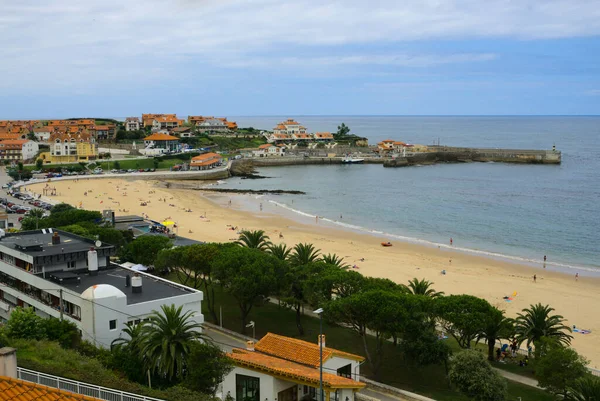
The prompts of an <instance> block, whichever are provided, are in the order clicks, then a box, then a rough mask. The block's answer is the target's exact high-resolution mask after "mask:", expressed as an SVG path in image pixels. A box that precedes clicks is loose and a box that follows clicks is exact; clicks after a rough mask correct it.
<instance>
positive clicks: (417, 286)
mask: <svg viewBox="0 0 600 401" xmlns="http://www.w3.org/2000/svg"><path fill="white" fill-rule="evenodd" d="M433 284H434V283H432V282H431V281H427V280H425V279H422V280H419V279H417V278H416V277H415V278H413V279H412V280H409V282H408V286H407V288H408V289H409V291H410V292H411V293H413V294H415V295H425V296H428V297H432V298H435V297H439V296H442V295H444V293H443V292H437V291H436V290H434V289H433V288H431V286H432V285H433Z"/></svg>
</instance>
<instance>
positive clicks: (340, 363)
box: [223, 333, 365, 401]
mask: <svg viewBox="0 0 600 401" xmlns="http://www.w3.org/2000/svg"><path fill="white" fill-rule="evenodd" d="M321 339H322V341H323V391H324V393H325V398H324V400H323V401H334V400H335V401H354V393H355V392H357V391H358V390H360V389H361V388H363V387H365V384H364V383H361V382H360V381H358V377H359V374H360V372H359V366H360V364H361V362H363V361H364V358H363V357H361V356H359V355H353V354H350V353H347V352H344V351H339V350H336V349H333V348H328V347H326V346H325V336H322V337H321ZM319 348H320V347H319V344H317V343H309V342H307V341H302V340H297V339H295V338H290V337H284V336H280V335H277V334H273V333H268V334H267V335H265V336H264V337H263V338H262V339H261V340H260V341H259V342H258V343H256V345H254V343H253V342H252V341H250V342H248V347H247V348H246V350H241V349H234V350H233V352H231V353H229V354H227V356H228V357H229V358H230V359H231V360H232V362H233V365H234V369H233V370H232V371H231V372H230V373H229V374H228V375H227V376H225V378H224V380H223V394H224V395H225V394H227V395H231V396H232V397H233V398H234V399H235V400H236V401H263V400H265V399H266V400H269V401H272V400H277V401H298V400H300V401H302V400H314V399H318V398H320V397H317V394H318V392H319V386H320V372H319V367H320V349H319Z"/></svg>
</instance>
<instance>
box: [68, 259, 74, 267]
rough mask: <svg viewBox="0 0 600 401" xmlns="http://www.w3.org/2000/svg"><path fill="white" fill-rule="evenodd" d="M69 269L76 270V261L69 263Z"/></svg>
mask: <svg viewBox="0 0 600 401" xmlns="http://www.w3.org/2000/svg"><path fill="white" fill-rule="evenodd" d="M67 268H69V269H74V268H75V261H74V260H72V261H70V262H67Z"/></svg>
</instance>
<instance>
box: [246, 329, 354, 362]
mask: <svg viewBox="0 0 600 401" xmlns="http://www.w3.org/2000/svg"><path fill="white" fill-rule="evenodd" d="M254 349H256V350H257V351H259V352H262V353H264V354H268V355H273V356H276V357H278V358H283V359H287V360H289V361H294V362H297V363H301V364H303V365H308V366H314V367H318V366H319V360H320V359H319V358H320V355H319V345H318V344H317V343H309V342H308V341H302V340H298V339H296V338H291V337H284V336H280V335H277V334H273V333H267V334H266V335H265V336H264V337H263V338H261V339H260V341H259V342H257V343H256V345H255V346H254ZM332 356H340V357H342V358H349V359H353V360H359V361H362V360H364V358H363V357H362V356H359V355H354V354H350V353H348V352H344V351H339V350H336V349H333V348H328V347H325V348H323V360H324V361H326V360H327V359H329V358H330V357H332Z"/></svg>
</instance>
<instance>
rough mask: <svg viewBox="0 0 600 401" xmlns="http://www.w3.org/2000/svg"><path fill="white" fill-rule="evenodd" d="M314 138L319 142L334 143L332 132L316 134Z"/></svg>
mask: <svg viewBox="0 0 600 401" xmlns="http://www.w3.org/2000/svg"><path fill="white" fill-rule="evenodd" d="M313 138H314V139H315V141H317V142H331V141H333V134H332V133H331V132H315V133H314V135H313Z"/></svg>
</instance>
